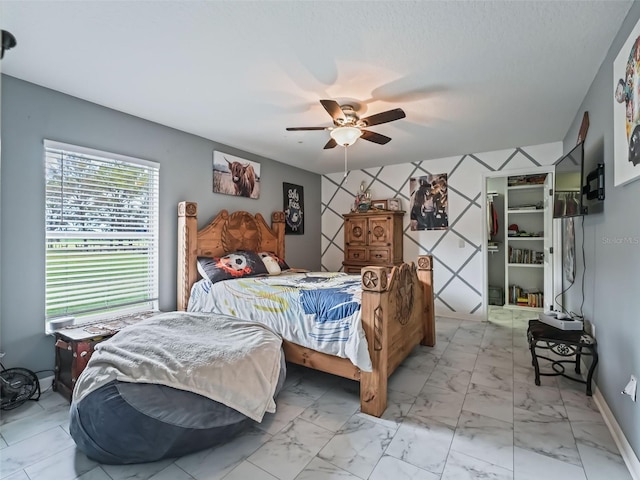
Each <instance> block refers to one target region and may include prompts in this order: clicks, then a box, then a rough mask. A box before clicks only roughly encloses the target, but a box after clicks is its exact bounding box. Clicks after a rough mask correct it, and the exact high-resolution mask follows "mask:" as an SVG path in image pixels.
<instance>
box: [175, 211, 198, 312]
mask: <svg viewBox="0 0 640 480" xmlns="http://www.w3.org/2000/svg"><path fill="white" fill-rule="evenodd" d="M197 237H198V204H197V203H195V202H180V203H178V299H177V300H178V301H177V309H178V310H180V311H186V310H187V304H188V303H189V295H190V293H191V285H193V284H194V283H195V282H196V280H197V279H198V278H197V277H198V270H197V268H196V262H197V256H198V253H197V251H196V247H197V245H198V238H197Z"/></svg>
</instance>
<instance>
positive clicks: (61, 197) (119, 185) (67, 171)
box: [45, 140, 159, 322]
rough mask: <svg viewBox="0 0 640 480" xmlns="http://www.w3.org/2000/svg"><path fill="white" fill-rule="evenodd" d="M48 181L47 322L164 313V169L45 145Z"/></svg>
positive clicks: (125, 159) (103, 154) (154, 164)
mask: <svg viewBox="0 0 640 480" xmlns="http://www.w3.org/2000/svg"><path fill="white" fill-rule="evenodd" d="M45 176H46V205H45V215H46V308H45V311H46V320H47V322H48V321H50V320H52V319H54V318H58V317H64V316H74V317H80V319H85V320H88V319H92V318H99V317H106V316H117V315H120V314H124V313H127V312H129V311H137V310H150V309H156V308H157V299H158V271H157V264H158V262H157V258H158V176H159V165H158V164H157V163H154V162H148V161H145V160H139V159H135V158H130V157H124V156H122V155H117V154H111V153H106V152H100V151H96V150H91V149H87V148H83V147H77V146H74V145H65V144H61V143H57V142H52V141H49V140H45ZM76 321H78V320H76Z"/></svg>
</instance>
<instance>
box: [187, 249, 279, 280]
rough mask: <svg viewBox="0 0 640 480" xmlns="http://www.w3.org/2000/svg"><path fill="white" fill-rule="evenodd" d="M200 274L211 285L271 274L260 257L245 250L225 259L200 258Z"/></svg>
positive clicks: (229, 255)
mask: <svg viewBox="0 0 640 480" xmlns="http://www.w3.org/2000/svg"><path fill="white" fill-rule="evenodd" d="M198 272H199V273H200V275H201V276H202V278H207V279H209V281H210V282H211V283H216V282H219V281H221V280H229V279H231V278H241V277H256V276H259V275H267V274H268V273H269V272H268V271H267V268H266V267H265V265H264V262H263V261H262V259H261V258H260V255H258V254H257V253H255V252H249V251H244V250H239V251H237V252H233V253H228V254H227V255H225V256H224V257H198Z"/></svg>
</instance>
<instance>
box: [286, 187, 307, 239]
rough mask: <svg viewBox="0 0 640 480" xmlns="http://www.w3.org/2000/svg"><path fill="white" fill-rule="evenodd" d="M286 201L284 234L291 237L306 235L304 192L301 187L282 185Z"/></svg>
mask: <svg viewBox="0 0 640 480" xmlns="http://www.w3.org/2000/svg"><path fill="white" fill-rule="evenodd" d="M282 196H283V200H284V206H283V210H284V233H285V234H289V235H303V234H304V190H303V188H302V186H300V185H294V184H293V183H286V182H283V183H282Z"/></svg>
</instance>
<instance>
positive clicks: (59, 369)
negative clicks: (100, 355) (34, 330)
mask: <svg viewBox="0 0 640 480" xmlns="http://www.w3.org/2000/svg"><path fill="white" fill-rule="evenodd" d="M156 313H158V312H142V313H138V314H132V315H127V316H125V317H120V318H117V319H113V320H108V321H102V322H94V323H86V324H82V325H74V326H70V327H65V328H62V329H60V330H56V331H55V332H54V335H55V338H56V344H55V345H56V366H55V375H54V380H53V390H54V391H56V392H60V393H61V394H62V395H63V396H64V397H65V398H66V399H67V400H68V401H69V402H71V396H72V395H73V388H74V386H75V384H76V381H77V380H78V377H80V374H81V373H82V371H83V370H84V369H85V367H86V366H87V363H88V362H89V359H90V358H91V355H92V354H93V352H94V350H95V346H96V345H97V344H98V343H100V342H104V341H105V340H107V339H108V338H110V337H112V336H113V335H115V334H116V333H118V332H119V331H120V330H122V329H123V328H125V327H126V326H127V325H131V324H133V323H137V322H140V321H142V320H144V319H145V318H149V317H151V316H152V315H154V314H156Z"/></svg>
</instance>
